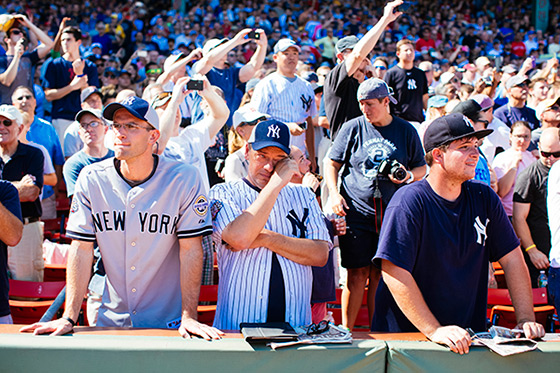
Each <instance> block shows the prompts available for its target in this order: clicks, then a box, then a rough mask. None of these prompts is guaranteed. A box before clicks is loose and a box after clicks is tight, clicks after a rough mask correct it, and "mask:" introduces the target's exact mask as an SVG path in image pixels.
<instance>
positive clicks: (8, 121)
mask: <svg viewBox="0 0 560 373" xmlns="http://www.w3.org/2000/svg"><path fill="white" fill-rule="evenodd" d="M0 123H2V124H3V125H4V127H10V126H11V125H12V124H13V123H14V122H12V121H11V120H9V119H4V120H3V121H0Z"/></svg>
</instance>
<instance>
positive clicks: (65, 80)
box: [44, 57, 99, 120]
mask: <svg viewBox="0 0 560 373" xmlns="http://www.w3.org/2000/svg"><path fill="white" fill-rule="evenodd" d="M84 61H85V67H84V73H85V74H87V77H88V85H90V86H92V85H93V86H96V87H99V78H98V76H97V67H96V66H95V64H94V63H93V62H91V61H89V60H84ZM74 76H75V74H74V70H73V68H72V62H70V61H67V60H65V59H64V58H62V57H58V58H55V59H54V60H50V61H48V62H47V67H46V69H45V80H44V84H45V89H59V88H64V87H66V86H67V85H69V84H70V82H71V81H72V79H74ZM81 108H82V107H81V102H80V90H79V89H76V90H74V91H72V92H70V93H69V94H67V95H66V96H64V97H62V98H60V99H58V100H54V101H53V102H52V112H51V116H52V119H67V120H74V117H75V116H76V114H77V113H78V111H80V110H81Z"/></svg>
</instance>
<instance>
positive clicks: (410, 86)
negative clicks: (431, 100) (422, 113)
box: [406, 78, 418, 91]
mask: <svg viewBox="0 0 560 373" xmlns="http://www.w3.org/2000/svg"><path fill="white" fill-rule="evenodd" d="M406 82H407V84H408V90H409V91H414V90H415V89H416V88H418V87H417V86H416V80H414V79H412V78H410V79H408V80H407V81H406Z"/></svg>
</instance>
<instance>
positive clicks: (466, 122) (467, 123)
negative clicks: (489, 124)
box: [463, 115, 474, 128]
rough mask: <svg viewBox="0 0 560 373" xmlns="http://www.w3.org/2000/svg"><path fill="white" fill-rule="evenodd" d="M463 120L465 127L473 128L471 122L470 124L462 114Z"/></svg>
mask: <svg viewBox="0 0 560 373" xmlns="http://www.w3.org/2000/svg"><path fill="white" fill-rule="evenodd" d="M463 121H464V122H465V124H466V125H467V127H471V128H474V127H473V126H472V124H471V121H470V120H469V119H468V118H467V117H466V116H464V115H463Z"/></svg>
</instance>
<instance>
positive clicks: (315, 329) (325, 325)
mask: <svg viewBox="0 0 560 373" xmlns="http://www.w3.org/2000/svg"><path fill="white" fill-rule="evenodd" d="M327 330H329V322H328V321H327V320H322V321H320V322H319V323H318V324H311V325H309V326H308V327H307V335H314V334H321V333H324V332H326V331H327Z"/></svg>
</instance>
